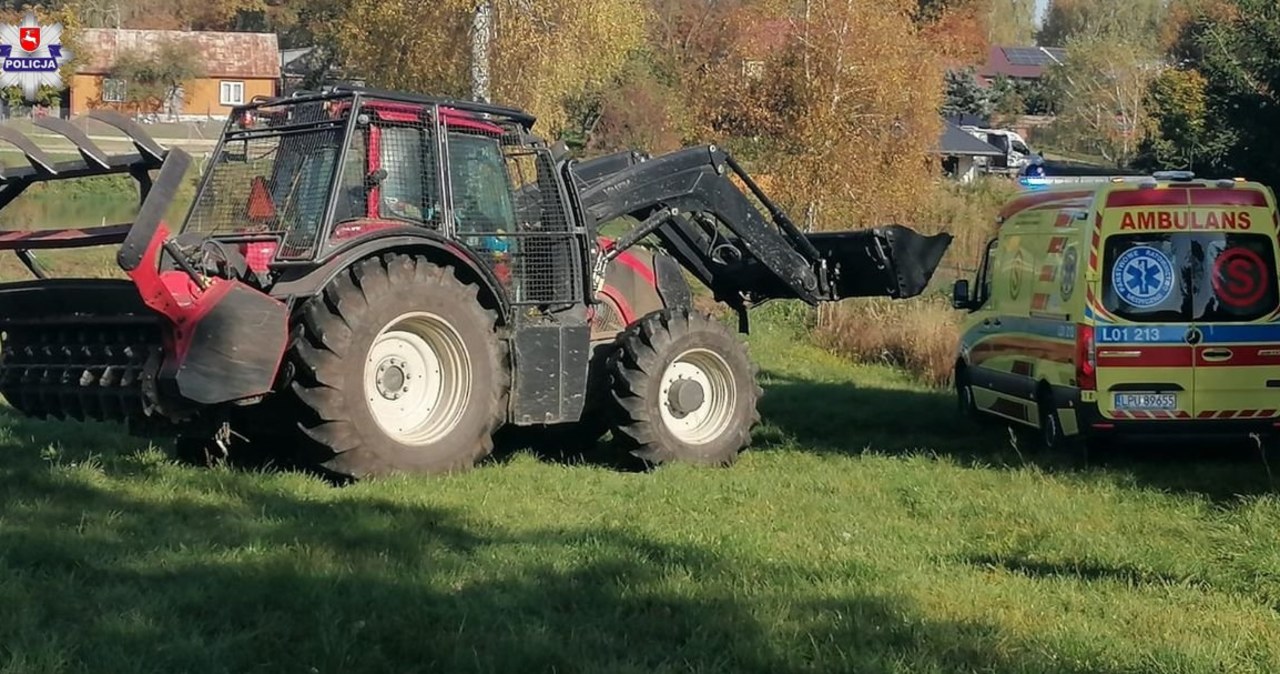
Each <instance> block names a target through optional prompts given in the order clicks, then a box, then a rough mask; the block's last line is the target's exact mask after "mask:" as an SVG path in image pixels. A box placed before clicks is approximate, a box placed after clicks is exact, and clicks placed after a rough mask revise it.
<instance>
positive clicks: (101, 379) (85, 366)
mask: <svg viewBox="0 0 1280 674" xmlns="http://www.w3.org/2000/svg"><path fill="white" fill-rule="evenodd" d="M159 345H160V335H159V330H158V329H155V328H152V329H139V328H138V326H137V325H136V324H126V325H116V326H112V325H96V324H95V325H92V326H84V327H80V328H74V329H68V328H65V327H54V326H51V325H25V326H22V327H10V328H8V330H7V334H6V335H5V341H4V344H3V346H2V347H0V354H3V359H2V360H0V393H3V394H4V396H5V398H6V399H8V401H9V404H11V405H13V406H14V407H15V408H17V409H18V410H19V411H20V412H22V413H24V414H26V415H29V416H33V417H39V418H47V417H53V418H57V419H68V418H69V419H78V420H83V419H94V420H98V421H128V420H130V419H133V418H136V417H139V416H141V415H142V413H143V409H144V406H143V400H142V386H141V381H142V376H141V375H142V369H143V367H144V365H145V363H146V355H147V354H148V353H150V352H151V351H152V350H154V349H157V348H159Z"/></svg>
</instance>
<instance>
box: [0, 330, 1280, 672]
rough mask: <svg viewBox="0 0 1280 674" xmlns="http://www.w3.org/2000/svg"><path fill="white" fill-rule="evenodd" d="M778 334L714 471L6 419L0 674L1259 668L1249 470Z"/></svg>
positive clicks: (1257, 466)
mask: <svg viewBox="0 0 1280 674" xmlns="http://www.w3.org/2000/svg"><path fill="white" fill-rule="evenodd" d="M770 323H771V324H770ZM784 324H786V322H785V321H782V320H779V319H778V318H777V317H775V318H774V319H773V321H771V322H766V321H759V320H758V321H757V332H756V334H755V335H754V336H753V338H752V343H753V347H752V348H753V351H754V354H755V356H756V358H757V360H758V361H759V362H760V363H761V366H762V375H761V376H762V380H763V382H762V383H763V384H764V386H765V389H766V399H765V401H764V402H763V404H762V409H763V413H764V416H765V420H766V423H765V425H764V427H763V428H761V430H760V432H759V433H758V436H757V443H756V445H755V447H754V448H753V449H752V450H751V451H750V452H748V453H747V454H745V455H744V456H743V458H742V460H741V461H740V463H739V464H738V465H737V466H735V467H733V468H731V469H727V470H697V469H686V468H683V467H671V468H664V469H661V470H658V471H656V472H653V473H649V474H627V473H620V472H613V471H610V470H607V469H604V468H594V467H590V466H585V465H565V464H562V463H557V462H553V461H549V460H544V459H540V458H538V457H536V456H534V455H533V454H532V453H528V452H517V453H514V454H510V455H505V456H501V457H499V458H497V459H495V460H494V461H493V462H491V463H490V464H489V465H486V466H484V467H482V468H480V469H478V470H475V471H472V472H469V473H467V474H464V475H458V476H453V477H448V478H427V479H407V478H406V479H394V480H386V481H381V482H376V483H365V484H359V485H356V486H352V487H347V488H334V487H330V486H327V485H326V484H324V483H322V482H321V481H319V480H315V479H311V478H307V477H303V476H299V475H291V474H267V473H261V474H255V473H244V472H236V471H232V470H229V469H213V470H198V469H191V468H183V467H178V466H176V465H173V464H171V463H169V462H167V461H166V459H165V457H164V455H163V454H162V453H161V452H160V451H159V450H158V449H153V448H148V446H147V445H146V444H145V443H144V442H141V441H136V440H131V439H127V438H125V437H122V436H120V435H118V434H117V433H116V432H115V431H113V430H111V429H109V428H99V427H93V426H59V425H56V424H51V423H34V422H29V421H22V420H18V419H16V418H13V417H12V416H4V417H3V421H2V428H3V435H2V437H0V444H3V447H2V448H0V449H2V450H3V454H0V490H2V493H0V606H3V614H2V615H0V671H3V672H8V673H18V672H21V673H27V672H75V671H95V672H259V671H261V672H427V671H442V672H444V671H447V672H460V671H483V672H709V671H725V672H762V673H763V672H768V673H770V674H774V673H784V672H802V671H814V672H819V671H821V672H911V673H913V674H914V673H924V672H988V673H993V674H1005V673H1011V672H1053V673H1068V672H1072V673H1074V672H1081V673H1083V672H1091V673H1112V672H1179V673H1182V672H1206V673H1208V672H1215V673H1219V672H1274V671H1278V670H1280V613H1278V612H1280V537H1278V536H1277V530H1280V500H1278V499H1277V497H1276V496H1275V491H1274V484H1273V483H1272V481H1271V479H1270V478H1269V472H1268V469H1267V467H1266V464H1265V462H1264V461H1263V459H1262V457H1261V456H1260V455H1259V452H1258V450H1253V451H1250V450H1249V449H1248V448H1242V449H1238V450H1236V449H1232V450H1230V451H1228V450H1226V449H1223V450H1221V451H1216V452H1211V451H1207V450H1206V449H1204V448H1199V449H1196V448H1192V449H1190V450H1182V451H1178V452H1172V451H1171V450H1145V451H1134V452H1131V453H1129V454H1126V455H1125V456H1117V457H1107V458H1105V460H1103V461H1101V462H1098V460H1097V458H1096V457H1095V459H1094V462H1093V463H1091V464H1090V465H1089V466H1087V467H1081V466H1080V465H1078V464H1077V463H1076V462H1074V461H1070V460H1068V459H1067V458H1053V457H1049V458H1037V457H1035V456H1034V455H1032V454H1030V453H1029V451H1028V450H1027V449H1025V448H1021V449H1020V448H1016V447H1015V446H1014V443H1013V442H1011V440H1010V437H1009V435H1008V433H1007V432H1005V431H1002V430H999V429H996V430H985V431H979V430H976V429H974V428H971V427H970V426H968V425H966V424H964V423H962V422H960V421H958V420H957V419H956V418H955V416H954V415H953V413H952V405H951V400H950V397H949V396H948V395H946V394H939V393H933V392H929V391H927V390H924V389H922V388H920V387H918V386H915V385H913V384H912V383H911V382H910V381H908V380H907V379H906V378H905V377H904V376H902V375H899V374H896V373H895V372H893V371H889V370H885V369H879V368H871V367H858V366H853V365H850V364H848V363H846V362H844V361H841V360H839V359H836V358H834V357H832V356H829V355H827V354H825V353H823V352H821V351H819V350H817V349H815V348H813V347H810V346H807V345H806V344H805V343H804V341H803V340H801V339H798V338H797V337H796V335H795V334H793V333H791V332H790V331H788V330H787V329H785V328H782V327H777V326H780V325H784Z"/></svg>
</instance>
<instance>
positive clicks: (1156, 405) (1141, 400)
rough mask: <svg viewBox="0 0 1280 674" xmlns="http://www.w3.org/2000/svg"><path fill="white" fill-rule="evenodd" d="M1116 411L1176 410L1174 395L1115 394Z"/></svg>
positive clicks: (1176, 402) (1176, 397)
mask: <svg viewBox="0 0 1280 674" xmlns="http://www.w3.org/2000/svg"><path fill="white" fill-rule="evenodd" d="M1116 409H1118V410H1176V409H1178V394H1176V393H1117V394H1116Z"/></svg>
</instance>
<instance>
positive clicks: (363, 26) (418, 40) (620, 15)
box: [324, 0, 645, 135]
mask: <svg viewBox="0 0 1280 674" xmlns="http://www.w3.org/2000/svg"><path fill="white" fill-rule="evenodd" d="M491 1H492V4H493V15H492V30H493V35H492V38H493V39H492V42H491V47H492V50H491V52H490V58H491V59H492V60H491V68H490V73H491V77H492V83H491V85H492V98H493V99H494V100H495V101H500V102H503V103H507V104H511V105H517V106H521V107H523V108H526V109H528V110H530V111H531V112H533V113H534V114H536V115H538V117H539V119H540V120H541V121H540V124H541V126H542V129H543V131H544V132H546V133H548V134H549V135H556V134H558V133H560V132H561V131H562V130H563V129H564V127H565V125H566V123H567V121H568V116H567V113H566V111H565V103H566V101H567V100H568V99H569V98H570V97H571V96H572V95H574V94H576V93H578V92H579V91H581V90H582V89H584V88H586V87H590V86H592V85H593V84H596V83H599V82H601V81H604V80H606V79H608V78H609V77H611V76H612V75H614V74H615V73H616V72H617V71H618V69H619V68H621V66H622V64H623V63H624V62H625V61H626V57H627V55H628V54H629V53H630V52H631V51H632V50H633V49H636V48H637V47H639V46H640V44H641V42H642V39H643V30H644V26H645V16H644V8H643V5H642V4H641V3H640V1H639V0H491ZM474 3H475V0H442V1H440V2H434V3H419V2H415V1H414V0H355V1H354V2H351V3H349V4H348V5H347V6H346V8H345V10H344V11H343V12H342V13H341V15H340V16H339V17H338V19H337V20H336V21H334V22H333V24H332V25H331V26H330V27H329V28H328V29H327V31H326V32H325V35H324V39H326V40H327V41H329V42H330V43H331V44H333V45H334V47H335V49H336V52H337V54H338V57H339V58H340V59H341V60H342V62H343V63H344V64H345V65H346V66H348V67H349V68H351V69H352V70H355V71H357V72H359V73H360V74H361V75H362V76H363V77H364V78H365V79H366V80H367V81H369V83H370V84H373V85H377V86H383V87H388V88H395V89H406V90H411V91H420V92H426V93H433V94H442V95H450V96H461V97H468V96H469V94H470V89H471V87H470V70H469V66H470V62H471V61H470V58H471V50H470V44H471V40H470V30H471V27H472V19H473V16H474V14H473V10H474V9H475V4H474Z"/></svg>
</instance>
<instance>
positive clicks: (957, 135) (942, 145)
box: [938, 122, 1004, 157]
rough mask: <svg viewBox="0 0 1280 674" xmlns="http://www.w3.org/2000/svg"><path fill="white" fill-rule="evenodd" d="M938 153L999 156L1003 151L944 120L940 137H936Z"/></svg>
mask: <svg viewBox="0 0 1280 674" xmlns="http://www.w3.org/2000/svg"><path fill="white" fill-rule="evenodd" d="M938 153H939V154H951V155H958V156H963V157H1000V156H1003V155H1004V153H1003V152H1001V151H1000V150H997V149H996V148H995V146H993V145H991V144H989V143H985V142H983V141H981V140H978V139H977V138H975V137H974V136H973V135H971V134H970V133H969V132H968V131H965V130H964V129H961V128H960V127H958V126H956V125H955V124H952V123H951V122H946V123H945V124H944V125H943V129H942V137H941V138H940V139H938Z"/></svg>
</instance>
